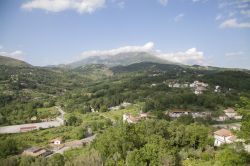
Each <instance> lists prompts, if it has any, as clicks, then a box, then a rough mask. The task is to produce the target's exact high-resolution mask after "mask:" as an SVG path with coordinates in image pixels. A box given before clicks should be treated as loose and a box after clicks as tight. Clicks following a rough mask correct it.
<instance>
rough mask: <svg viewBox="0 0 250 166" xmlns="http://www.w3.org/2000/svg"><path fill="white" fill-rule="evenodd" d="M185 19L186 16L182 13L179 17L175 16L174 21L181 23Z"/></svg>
mask: <svg viewBox="0 0 250 166" xmlns="http://www.w3.org/2000/svg"><path fill="white" fill-rule="evenodd" d="M183 17H184V14H183V13H180V14H178V15H177V16H175V18H174V21H175V22H179V21H180V20H181V19H182V18H183Z"/></svg>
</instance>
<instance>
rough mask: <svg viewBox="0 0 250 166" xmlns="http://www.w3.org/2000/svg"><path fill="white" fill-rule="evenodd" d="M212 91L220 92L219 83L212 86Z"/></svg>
mask: <svg viewBox="0 0 250 166" xmlns="http://www.w3.org/2000/svg"><path fill="white" fill-rule="evenodd" d="M214 92H217V93H219V92H221V89H220V86H219V85H216V86H215V88H214Z"/></svg>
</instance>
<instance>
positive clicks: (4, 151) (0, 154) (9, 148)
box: [0, 138, 18, 158]
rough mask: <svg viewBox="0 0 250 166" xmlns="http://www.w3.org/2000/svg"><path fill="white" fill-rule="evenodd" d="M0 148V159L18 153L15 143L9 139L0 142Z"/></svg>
mask: <svg viewBox="0 0 250 166" xmlns="http://www.w3.org/2000/svg"><path fill="white" fill-rule="evenodd" d="M0 147H1V148H0V158H5V157H7V156H9V155H14V154H16V153H17V152H18V149H17V143H16V141H15V140H14V139H11V138H9V139H6V140H4V141H1V142H0Z"/></svg>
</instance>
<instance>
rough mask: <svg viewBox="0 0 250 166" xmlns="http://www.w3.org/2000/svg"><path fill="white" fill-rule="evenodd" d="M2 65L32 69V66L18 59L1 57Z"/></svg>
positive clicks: (0, 63)
mask: <svg viewBox="0 0 250 166" xmlns="http://www.w3.org/2000/svg"><path fill="white" fill-rule="evenodd" d="M0 65H6V66H13V67H30V66H31V65H30V64H28V63H26V62H24V61H21V60H17V59H13V58H9V57H5V56H1V55H0Z"/></svg>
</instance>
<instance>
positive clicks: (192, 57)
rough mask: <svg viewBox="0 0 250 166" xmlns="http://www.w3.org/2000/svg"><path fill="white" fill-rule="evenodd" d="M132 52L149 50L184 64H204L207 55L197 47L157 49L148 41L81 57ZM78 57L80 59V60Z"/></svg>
mask: <svg viewBox="0 0 250 166" xmlns="http://www.w3.org/2000/svg"><path fill="white" fill-rule="evenodd" d="M131 52H148V53H151V54H152V55H154V56H156V57H159V58H161V59H164V60H168V61H172V62H176V63H183V64H200V65H204V64H205V63H204V61H205V57H204V53H203V52H201V51H198V50H197V49H196V48H191V49H188V50H186V51H180V52H173V53H167V52H162V51H159V50H156V49H155V48H154V43H153V42H148V43H146V44H145V45H142V46H124V47H120V48H116V49H111V50H103V51H102V50H93V51H85V52H82V53H81V55H80V58H79V59H84V58H87V57H91V56H103V57H107V56H116V55H117V54H120V53H131ZM79 59H78V60H79Z"/></svg>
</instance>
